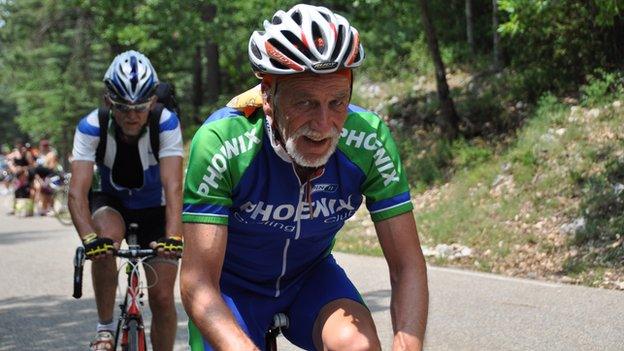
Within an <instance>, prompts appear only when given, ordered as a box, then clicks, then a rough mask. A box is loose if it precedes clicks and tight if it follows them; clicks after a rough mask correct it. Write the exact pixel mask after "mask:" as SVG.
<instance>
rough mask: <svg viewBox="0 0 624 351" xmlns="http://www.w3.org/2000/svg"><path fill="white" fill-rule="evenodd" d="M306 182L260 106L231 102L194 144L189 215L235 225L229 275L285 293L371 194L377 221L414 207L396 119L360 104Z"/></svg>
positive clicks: (254, 287)
mask: <svg viewBox="0 0 624 351" xmlns="http://www.w3.org/2000/svg"><path fill="white" fill-rule="evenodd" d="M306 181H308V180H307V179H303V180H302V179H299V178H298V176H297V174H296V173H295V170H294V168H293V164H292V163H291V161H290V158H289V157H288V156H287V155H286V154H285V152H284V150H283V149H282V148H281V146H280V145H279V143H277V142H276V141H275V140H274V138H273V132H272V131H271V127H270V126H269V125H268V123H267V122H266V118H265V116H264V113H263V111H262V109H261V108H259V109H257V110H256V111H255V112H254V113H253V114H251V116H249V117H246V116H245V115H244V114H243V113H242V112H240V111H238V110H236V109H233V108H228V107H226V108H222V109H220V110H218V111H217V112H215V113H214V114H212V115H211V116H210V117H209V118H208V119H207V120H206V122H205V123H204V125H203V126H202V127H201V128H200V129H199V130H198V131H197V133H196V134H195V137H194V138H193V141H192V145H191V150H190V159H189V163H188V169H187V173H186V180H185V185H184V213H183V221H184V222H185V223H209V224H219V225H227V227H228V238H227V248H226V252H225V259H224V264H223V269H222V275H221V276H222V283H226V284H228V285H233V286H239V287H242V288H245V289H248V290H250V291H253V292H255V293H259V294H263V295H266V296H275V297H279V296H280V294H282V293H283V292H284V290H285V289H288V288H289V287H290V286H292V285H293V284H295V283H296V282H297V280H298V278H300V277H301V276H304V275H305V273H306V272H307V271H308V270H309V269H311V267H314V266H315V264H316V263H318V262H320V261H321V260H322V259H323V258H325V257H326V256H327V255H329V253H330V251H331V248H332V245H333V241H334V238H335V236H336V233H337V232H338V231H339V230H340V228H342V226H343V225H344V223H345V221H346V220H347V219H348V218H349V217H351V216H353V214H354V213H355V212H356V210H357V209H358V207H359V206H360V205H361V204H362V202H363V200H364V198H365V199H366V206H367V208H368V210H369V212H370V215H371V218H372V220H373V221H374V222H378V221H382V220H384V219H388V218H391V217H394V216H397V215H400V214H403V213H406V212H409V211H411V210H412V208H413V206H412V203H411V201H410V194H409V188H408V184H407V181H406V178H405V175H404V173H403V169H402V166H401V162H400V159H399V155H398V152H397V148H396V145H395V143H394V141H393V139H392V137H391V135H390V132H389V130H388V127H387V126H386V125H385V124H384V123H383V121H382V120H381V119H380V118H379V117H378V116H377V115H375V114H374V113H372V112H369V111H366V110H364V109H362V108H360V107H357V106H355V105H350V106H349V109H348V116H347V119H346V122H345V124H344V127H343V129H342V133H341V137H340V141H339V143H338V146H337V148H336V152H335V153H334V154H333V155H332V156H331V157H330V159H329V161H328V162H327V164H326V165H325V167H324V168H323V169H322V170H321V171H320V172H317V174H315V176H314V177H312V178H311V179H310V180H309V183H310V184H306ZM308 192H309V194H308Z"/></svg>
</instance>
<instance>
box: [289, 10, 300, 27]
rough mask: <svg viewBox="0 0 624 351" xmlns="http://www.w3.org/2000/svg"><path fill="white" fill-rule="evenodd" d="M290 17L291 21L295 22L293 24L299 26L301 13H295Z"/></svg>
mask: <svg viewBox="0 0 624 351" xmlns="http://www.w3.org/2000/svg"><path fill="white" fill-rule="evenodd" d="M290 17H291V18H292V19H293V21H295V23H297V24H298V25H301V12H299V11H296V12H295V13H293V14H292V16H290Z"/></svg>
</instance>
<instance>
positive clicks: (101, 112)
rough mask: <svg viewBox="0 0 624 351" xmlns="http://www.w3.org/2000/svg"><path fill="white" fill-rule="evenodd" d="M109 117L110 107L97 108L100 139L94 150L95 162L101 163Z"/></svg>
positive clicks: (104, 151) (104, 150) (104, 152)
mask: <svg viewBox="0 0 624 351" xmlns="http://www.w3.org/2000/svg"><path fill="white" fill-rule="evenodd" d="M109 119H110V109H109V108H107V107H100V108H99V109H98V122H99V124H100V141H99V143H98V146H97V149H96V150H95V162H97V163H103V162H104V156H105V155H106V141H107V139H108V122H109Z"/></svg>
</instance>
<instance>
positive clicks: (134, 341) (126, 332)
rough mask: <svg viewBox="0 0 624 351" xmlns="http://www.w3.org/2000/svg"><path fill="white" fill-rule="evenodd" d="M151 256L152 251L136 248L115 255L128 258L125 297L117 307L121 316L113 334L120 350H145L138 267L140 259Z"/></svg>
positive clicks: (141, 294) (141, 295)
mask: <svg viewBox="0 0 624 351" xmlns="http://www.w3.org/2000/svg"><path fill="white" fill-rule="evenodd" d="M133 246H134V245H133ZM126 254H128V255H126ZM152 255H153V250H140V249H139V248H138V246H136V247H130V248H129V249H128V250H123V251H122V250H120V251H118V252H117V254H116V256H117V257H126V258H128V262H127V266H126V274H127V276H128V287H127V288H126V296H125V297H124V299H123V302H122V303H121V304H120V305H119V308H120V310H121V314H120V316H119V321H118V323H117V331H116V333H115V344H117V342H119V340H120V336H121V343H120V345H121V349H122V350H137V351H144V350H146V349H147V342H146V338H145V327H144V325H143V315H142V314H141V307H140V306H142V305H143V301H142V297H143V293H142V292H141V290H140V287H139V282H140V276H139V265H140V262H141V261H142V260H141V259H140V257H150V256H152ZM120 334H121V335H120ZM115 347H117V345H115Z"/></svg>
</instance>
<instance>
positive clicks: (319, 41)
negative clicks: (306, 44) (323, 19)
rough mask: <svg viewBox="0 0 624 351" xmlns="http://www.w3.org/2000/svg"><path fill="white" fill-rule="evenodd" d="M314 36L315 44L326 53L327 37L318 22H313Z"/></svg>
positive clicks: (321, 51)
mask: <svg viewBox="0 0 624 351" xmlns="http://www.w3.org/2000/svg"><path fill="white" fill-rule="evenodd" d="M312 38H313V40H314V46H315V47H316V49H317V50H318V51H319V52H320V53H321V54H324V53H325V50H326V49H327V45H325V39H324V38H323V35H322V34H321V28H319V25H318V23H316V22H313V23H312Z"/></svg>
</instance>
